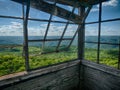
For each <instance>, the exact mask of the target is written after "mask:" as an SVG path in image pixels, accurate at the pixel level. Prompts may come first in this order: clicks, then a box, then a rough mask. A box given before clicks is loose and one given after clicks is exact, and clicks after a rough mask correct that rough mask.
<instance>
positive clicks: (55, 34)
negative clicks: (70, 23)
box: [47, 23, 65, 39]
mask: <svg viewBox="0 0 120 90" xmlns="http://www.w3.org/2000/svg"><path fill="white" fill-rule="evenodd" d="M64 28H65V24H61V23H51V24H50V27H49V30H48V34H47V38H48V39H49V38H55V39H58V38H60V37H61V35H62V33H63V30H64Z"/></svg>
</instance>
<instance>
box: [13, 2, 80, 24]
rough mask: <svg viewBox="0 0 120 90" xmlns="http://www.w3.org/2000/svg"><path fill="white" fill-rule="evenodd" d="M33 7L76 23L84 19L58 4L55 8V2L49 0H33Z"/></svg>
mask: <svg viewBox="0 0 120 90" xmlns="http://www.w3.org/2000/svg"><path fill="white" fill-rule="evenodd" d="M12 1H15V2H18V3H22V1H19V0H12ZM24 2H25V1H24ZM25 3H26V2H25ZM31 7H33V8H36V9H38V10H41V11H44V12H47V13H49V14H53V15H55V16H58V17H60V18H64V19H67V20H70V21H72V22H74V23H81V22H80V21H81V20H82V17H80V16H78V15H76V14H72V15H70V14H71V12H70V11H68V10H65V9H63V8H60V7H58V6H56V8H55V9H54V5H53V4H49V3H47V2H44V1H43V0H31Z"/></svg>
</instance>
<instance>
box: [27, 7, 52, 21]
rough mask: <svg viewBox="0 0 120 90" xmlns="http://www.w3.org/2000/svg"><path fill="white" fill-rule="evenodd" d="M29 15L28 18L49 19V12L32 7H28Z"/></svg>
mask: <svg viewBox="0 0 120 90" xmlns="http://www.w3.org/2000/svg"><path fill="white" fill-rule="evenodd" d="M29 16H30V18H36V19H45V20H49V18H50V14H48V13H45V12H42V11H40V10H37V9H35V8H32V7H31V8H30V14H29Z"/></svg>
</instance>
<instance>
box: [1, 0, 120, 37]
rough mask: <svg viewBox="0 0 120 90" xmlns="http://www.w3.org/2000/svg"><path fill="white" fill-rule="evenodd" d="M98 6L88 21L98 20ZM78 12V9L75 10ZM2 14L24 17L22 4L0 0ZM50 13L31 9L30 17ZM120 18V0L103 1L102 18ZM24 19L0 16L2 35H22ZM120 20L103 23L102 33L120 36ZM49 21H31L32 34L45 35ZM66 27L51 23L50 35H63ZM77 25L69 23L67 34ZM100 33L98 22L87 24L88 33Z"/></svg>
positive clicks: (73, 30) (68, 7)
mask: <svg viewBox="0 0 120 90" xmlns="http://www.w3.org/2000/svg"><path fill="white" fill-rule="evenodd" d="M57 5H58V6H60V7H64V8H65V9H67V10H69V11H71V10H72V7H70V6H62V5H59V4H57ZM98 8H99V5H95V6H94V7H93V8H92V10H91V12H90V13H89V16H88V18H87V20H86V22H91V21H98ZM75 12H76V13H77V9H76V11H75ZM0 15H6V16H17V17H22V5H20V4H18V3H15V2H12V1H10V0H0ZM49 16H50V15H49V14H47V13H44V12H41V11H38V10H36V9H33V8H31V9H30V16H29V17H30V18H38V19H49ZM112 18H120V0H110V1H109V2H105V3H103V12H102V20H106V19H112ZM52 20H60V21H67V20H64V19H61V18H58V17H56V16H53V18H52ZM22 24H23V21H22V20H15V19H4V18H0V36H22V35H23V26H22ZM119 25H120V21H115V22H110V23H102V31H101V35H117V36H118V35H119V36H120V26H119ZM46 26H47V23H46V22H35V21H29V25H28V29H29V35H30V36H35V35H36V36H43V35H44V34H45V30H46ZM64 27H65V24H55V23H51V26H50V30H49V32H48V36H52V35H57V36H59V35H61V34H62V31H63V29H64ZM76 29H77V25H69V26H68V29H67V31H66V33H65V35H66V36H70V35H73V33H74V32H75V31H76ZM97 34H98V24H93V25H86V35H87V36H88V35H89V36H95V35H97Z"/></svg>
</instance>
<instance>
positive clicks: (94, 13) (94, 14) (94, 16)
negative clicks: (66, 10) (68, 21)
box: [86, 5, 99, 22]
mask: <svg viewBox="0 0 120 90" xmlns="http://www.w3.org/2000/svg"><path fill="white" fill-rule="evenodd" d="M98 16H99V5H94V6H93V7H92V9H91V11H90V12H89V14H88V17H87V18H86V22H95V21H98Z"/></svg>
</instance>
